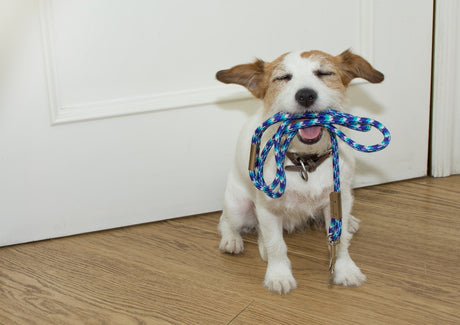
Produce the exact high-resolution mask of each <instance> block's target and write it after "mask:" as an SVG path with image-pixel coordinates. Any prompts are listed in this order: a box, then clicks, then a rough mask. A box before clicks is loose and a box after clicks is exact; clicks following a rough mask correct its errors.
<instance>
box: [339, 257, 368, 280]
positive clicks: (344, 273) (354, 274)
mask: <svg viewBox="0 0 460 325" xmlns="http://www.w3.org/2000/svg"><path fill="white" fill-rule="evenodd" d="M333 280H334V283H335V284H340V285H343V286H356V287H357V286H360V285H362V284H363V283H364V281H366V276H365V275H364V274H363V273H362V272H361V270H360V269H359V267H357V266H356V264H355V262H353V260H352V259H351V258H339V259H337V261H336V263H335V267H334V279H333Z"/></svg>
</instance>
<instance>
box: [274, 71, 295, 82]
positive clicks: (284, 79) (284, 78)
mask: <svg viewBox="0 0 460 325" xmlns="http://www.w3.org/2000/svg"><path fill="white" fill-rule="evenodd" d="M291 79H292V74H290V73H287V74H284V75H282V76H279V77H276V78H275V79H273V81H289V80H291Z"/></svg>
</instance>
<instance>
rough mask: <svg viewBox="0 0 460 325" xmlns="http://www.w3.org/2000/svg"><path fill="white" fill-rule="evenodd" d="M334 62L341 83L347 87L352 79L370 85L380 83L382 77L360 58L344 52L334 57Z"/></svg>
mask: <svg viewBox="0 0 460 325" xmlns="http://www.w3.org/2000/svg"><path fill="white" fill-rule="evenodd" d="M334 61H335V62H336V64H337V65H338V66H339V67H340V71H341V78H342V82H343V84H344V85H345V86H348V84H349V83H350V81H351V80H352V79H354V78H363V79H366V80H367V81H369V82H372V83H380V82H382V81H383V79H384V76H383V74H382V73H381V72H380V71H377V70H375V69H374V68H373V67H372V66H371V65H370V63H369V62H367V61H366V60H365V59H363V58H362V57H361V56H359V55H356V54H354V53H352V52H351V51H350V50H346V51H344V52H342V53H341V54H339V55H337V56H336V57H334Z"/></svg>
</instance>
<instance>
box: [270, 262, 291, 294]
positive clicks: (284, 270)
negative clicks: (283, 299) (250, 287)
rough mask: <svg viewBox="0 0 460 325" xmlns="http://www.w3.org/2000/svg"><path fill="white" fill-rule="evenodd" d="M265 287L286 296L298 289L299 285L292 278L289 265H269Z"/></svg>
mask: <svg viewBox="0 0 460 325" xmlns="http://www.w3.org/2000/svg"><path fill="white" fill-rule="evenodd" d="M264 285H265V286H266V287H267V288H268V289H269V290H271V291H273V292H276V293H279V294H285V293H288V292H289V291H291V290H292V289H295V288H297V283H296V281H295V279H294V277H293V276H292V272H291V269H290V267H289V265H286V264H277V265H271V266H270V265H269V266H268V268H267V273H266V274H265V280H264Z"/></svg>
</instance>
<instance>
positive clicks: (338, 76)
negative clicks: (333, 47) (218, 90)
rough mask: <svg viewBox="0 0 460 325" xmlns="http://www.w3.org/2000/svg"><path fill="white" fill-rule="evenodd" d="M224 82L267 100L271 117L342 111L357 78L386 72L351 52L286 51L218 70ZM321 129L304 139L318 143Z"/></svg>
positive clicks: (309, 131)
mask: <svg viewBox="0 0 460 325" xmlns="http://www.w3.org/2000/svg"><path fill="white" fill-rule="evenodd" d="M216 78H217V79H218V80H219V81H221V82H223V83H233V84H239V85H242V86H244V87H246V88H247V89H248V90H249V91H250V92H251V93H252V94H253V95H254V96H255V97H256V98H259V99H261V100H263V102H264V110H265V114H264V115H266V116H267V117H268V116H270V115H273V114H275V113H277V112H280V111H283V112H288V113H298V114H302V113H305V112H306V111H323V110H326V109H328V108H334V109H338V110H340V109H341V108H342V106H343V104H344V100H345V91H346V89H347V87H348V85H349V84H350V81H351V80H352V79H354V78H363V79H366V80H367V81H369V82H372V83H379V82H382V81H383V78H384V76H383V74H382V73H381V72H379V71H377V70H375V69H374V68H373V67H372V66H371V65H370V64H369V62H367V61H366V60H365V59H363V58H362V57H360V56H359V55H356V54H353V53H352V52H351V51H349V50H346V51H345V52H343V53H341V54H339V55H337V56H332V55H329V54H327V53H324V52H321V51H310V52H293V53H287V54H283V55H282V56H280V57H279V58H277V59H276V60H274V61H273V62H264V61H262V60H260V59H258V60H256V61H255V62H253V63H248V64H241V65H237V66H235V67H233V68H230V69H227V70H221V71H219V72H217V74H216ZM320 131H321V130H320V128H319V127H316V128H307V129H305V131H303V133H305V134H304V136H303V137H302V136H301V140H305V141H304V142H305V143H315V142H317V141H319V139H320V137H321V132H320Z"/></svg>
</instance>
